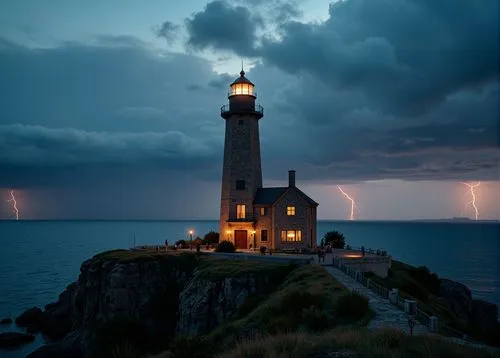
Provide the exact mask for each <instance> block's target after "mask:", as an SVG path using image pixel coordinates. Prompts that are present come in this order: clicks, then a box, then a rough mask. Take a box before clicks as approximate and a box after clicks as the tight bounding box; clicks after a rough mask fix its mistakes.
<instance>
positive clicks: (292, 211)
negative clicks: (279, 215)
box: [286, 206, 295, 216]
mask: <svg viewBox="0 0 500 358" xmlns="http://www.w3.org/2000/svg"><path fill="white" fill-rule="evenodd" d="M286 214H287V215H288V216H294V215H295V206H287V207H286Z"/></svg>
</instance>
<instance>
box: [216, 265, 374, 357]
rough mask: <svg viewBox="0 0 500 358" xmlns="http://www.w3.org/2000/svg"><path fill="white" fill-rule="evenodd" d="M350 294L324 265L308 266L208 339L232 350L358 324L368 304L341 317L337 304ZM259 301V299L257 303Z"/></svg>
mask: <svg viewBox="0 0 500 358" xmlns="http://www.w3.org/2000/svg"><path fill="white" fill-rule="evenodd" d="M346 293H347V290H346V289H345V287H343V286H342V285H341V284H340V283H338V282H337V281H335V280H334V279H333V277H332V276H331V275H330V274H328V272H326V271H325V270H324V268H322V267H321V266H317V265H306V266H302V267H299V268H297V269H295V270H294V271H292V272H291V273H290V274H289V275H288V276H287V277H286V279H285V280H284V282H283V283H282V284H281V285H280V287H278V288H277V289H276V290H275V291H274V292H273V293H271V294H270V295H269V296H268V297H264V298H262V300H261V301H260V302H256V303H255V304H254V306H253V307H252V308H250V309H247V310H246V311H247V312H245V313H247V314H246V315H239V317H238V318H237V319H235V320H233V321H231V322H228V323H226V324H224V325H222V326H220V327H218V328H216V329H215V330H214V331H213V332H212V333H211V334H210V335H209V336H208V339H209V340H211V341H212V342H216V345H217V346H218V347H224V348H227V347H230V346H232V345H234V344H235V342H237V341H239V340H241V339H247V338H249V337H254V336H255V334H256V332H258V335H267V334H278V333H283V332H294V331H299V330H302V331H311V332H317V331H322V330H325V329H329V328H332V327H335V326H337V325H339V324H355V323H358V322H359V321H360V320H361V319H360V318H359V317H363V318H364V317H368V316H370V314H371V312H370V311H369V308H368V305H367V304H366V306H364V307H363V312H361V313H360V312H356V314H355V317H349V315H338V314H337V312H336V308H337V306H336V304H337V301H338V300H339V299H341V298H342V297H343V295H345V294H346ZM254 301H256V300H254Z"/></svg>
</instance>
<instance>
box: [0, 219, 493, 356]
mask: <svg viewBox="0 0 500 358" xmlns="http://www.w3.org/2000/svg"><path fill="white" fill-rule="evenodd" d="M190 229H192V230H194V234H193V237H196V236H197V235H200V236H203V234H204V233H206V232H208V231H209V230H215V231H218V221H0V319H2V318H5V317H11V318H15V317H16V316H18V315H19V314H20V313H21V312H22V311H23V310H25V309H26V308H29V307H32V306H40V307H43V305H45V304H47V303H50V302H53V301H55V300H56V299H57V297H58V295H59V293H60V292H61V291H62V290H63V289H64V288H65V287H66V286H67V285H68V284H69V283H71V282H73V281H75V280H76V279H77V277H78V274H79V269H80V264H81V263H82V262H83V261H84V260H86V259H88V258H90V257H92V256H93V255H95V254H96V253H98V252H102V251H105V250H110V249H117V248H130V247H132V246H133V245H134V243H135V244H136V245H142V244H152V245H154V244H163V243H164V242H165V239H168V241H169V242H170V243H173V242H175V241H176V240H179V239H187V238H188V231H189V230H190ZM329 230H338V231H340V232H342V233H343V234H344V235H345V237H346V242H347V244H349V245H351V246H361V245H363V246H365V247H366V248H373V249H383V250H386V251H387V252H388V253H389V254H390V255H392V257H393V258H394V259H396V260H401V261H404V262H406V263H409V264H411V265H416V266H420V265H426V266H428V267H429V268H430V270H431V271H433V272H436V273H437V274H438V275H439V276H440V277H445V278H450V279H452V280H457V281H459V282H462V283H464V284H466V285H467V286H469V287H470V288H471V290H472V294H473V296H474V297H475V298H480V299H484V300H487V301H490V302H493V303H495V304H497V305H499V306H500V224H498V223H474V222H472V223H467V222H466V223H463V222H458V223H454V222H397V221H392V222H359V221H319V222H318V241H319V240H320V238H321V237H322V236H323V234H324V233H325V232H327V231H329ZM7 330H14V326H13V325H9V326H2V325H0V332H2V331H7ZM41 343H42V341H41V338H40V337H37V340H36V341H35V342H34V343H33V344H30V345H27V346H24V347H23V348H21V349H17V350H15V351H0V357H5V358H14V357H24V356H25V355H26V354H27V353H29V352H31V351H32V350H33V349H34V348H35V347H37V346H39V345H40V344H41Z"/></svg>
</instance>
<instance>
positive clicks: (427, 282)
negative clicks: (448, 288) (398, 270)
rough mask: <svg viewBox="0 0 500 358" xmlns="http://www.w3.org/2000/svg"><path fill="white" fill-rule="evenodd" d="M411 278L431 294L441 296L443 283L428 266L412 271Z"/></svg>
mask: <svg viewBox="0 0 500 358" xmlns="http://www.w3.org/2000/svg"><path fill="white" fill-rule="evenodd" d="M410 276H411V277H412V278H413V279H414V280H415V281H417V282H418V283H419V284H420V285H422V286H423V287H424V288H426V289H427V290H428V291H429V292H430V293H432V294H434V295H437V294H439V287H440V286H441V282H440V280H439V277H438V276H437V275H436V274H435V273H431V272H430V270H429V268H428V267H427V266H419V267H417V268H415V269H412V270H411V271H410Z"/></svg>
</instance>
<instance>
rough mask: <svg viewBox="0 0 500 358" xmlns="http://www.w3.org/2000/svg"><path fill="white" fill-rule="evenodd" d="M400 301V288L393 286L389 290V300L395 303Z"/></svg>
mask: <svg viewBox="0 0 500 358" xmlns="http://www.w3.org/2000/svg"><path fill="white" fill-rule="evenodd" d="M398 301H399V290H398V289H397V288H393V289H392V290H391V291H390V292H389V302H390V303H392V304H393V305H397V304H398Z"/></svg>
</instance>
